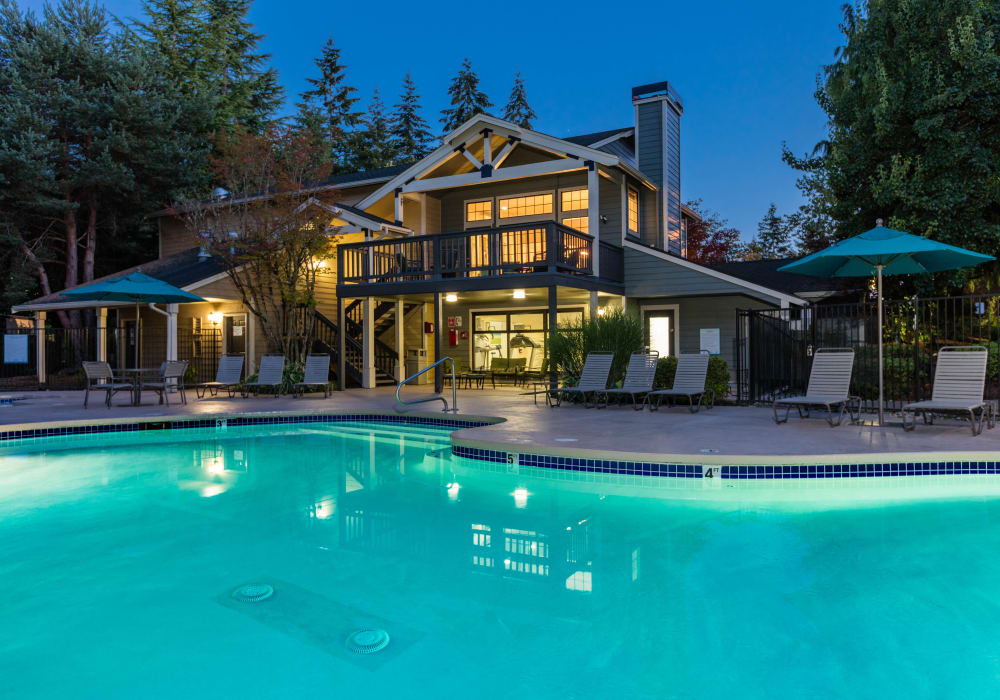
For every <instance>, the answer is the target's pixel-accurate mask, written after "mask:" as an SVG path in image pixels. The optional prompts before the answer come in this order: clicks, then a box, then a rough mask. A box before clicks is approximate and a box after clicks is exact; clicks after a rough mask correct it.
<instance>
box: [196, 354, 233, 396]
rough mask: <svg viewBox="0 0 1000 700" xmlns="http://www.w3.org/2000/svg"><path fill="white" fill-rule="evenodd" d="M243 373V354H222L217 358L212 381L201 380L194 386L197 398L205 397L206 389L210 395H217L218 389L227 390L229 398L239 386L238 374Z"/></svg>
mask: <svg viewBox="0 0 1000 700" xmlns="http://www.w3.org/2000/svg"><path fill="white" fill-rule="evenodd" d="M242 374H243V355H223V356H222V357H220V358H219V367H218V369H216V371H215V381H214V382H202V383H201V384H196V385H195V387H194V390H195V393H196V394H197V395H198V398H199V399H202V398H204V397H205V392H206V391H207V392H208V393H209V394H210V395H211V396H217V395H218V393H219V390H220V389H225V390H226V391H228V392H229V398H232V397H233V395H234V394H235V393H236V392H237V390H238V389H239V388H240V376H241V375H242Z"/></svg>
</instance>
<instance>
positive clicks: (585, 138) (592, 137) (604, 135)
mask: <svg viewBox="0 0 1000 700" xmlns="http://www.w3.org/2000/svg"><path fill="white" fill-rule="evenodd" d="M632 132H633V129H632V127H631V126H623V127H622V128H621V129H608V130H607V131H595V132H594V133H592V134H581V135H580V136H564V137H563V141H569V142H570V143H576V144H579V145H581V146H590V147H591V148H597V147H598V145H604V144H605V143H608V142H609V141H614V140H616V139H620V138H625V137H627V136H631V135H632Z"/></svg>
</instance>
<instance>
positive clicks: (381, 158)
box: [352, 88, 396, 170]
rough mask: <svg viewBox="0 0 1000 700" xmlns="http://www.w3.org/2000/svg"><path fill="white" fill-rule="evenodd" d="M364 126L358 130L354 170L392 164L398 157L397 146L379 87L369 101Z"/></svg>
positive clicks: (372, 168)
mask: <svg viewBox="0 0 1000 700" xmlns="http://www.w3.org/2000/svg"><path fill="white" fill-rule="evenodd" d="M362 123H363V125H364V126H363V128H362V129H361V130H360V131H358V132H356V133H355V135H356V141H355V144H356V145H355V151H354V160H353V161H352V166H353V169H354V170H374V169H375V168H384V167H386V166H389V165H392V164H393V163H394V162H395V159H396V148H395V143H394V141H393V138H392V136H391V135H390V132H389V118H388V116H387V115H386V113H385V104H384V103H383V102H382V97H381V96H380V95H379V92H378V88H375V94H374V95H373V96H372V100H371V102H369V103H368V113H367V114H365V116H364V118H363V120H362Z"/></svg>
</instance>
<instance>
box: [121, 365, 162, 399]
mask: <svg viewBox="0 0 1000 700" xmlns="http://www.w3.org/2000/svg"><path fill="white" fill-rule="evenodd" d="M114 373H115V374H120V375H124V377H125V378H126V379H128V380H129V381H130V382H132V405H133V406H138V405H140V401H142V392H140V391H139V386H140V385H141V381H142V378H143V377H145V376H148V375H153V376H158V375H159V373H160V368H159V367H126V368H124V369H116V370H114Z"/></svg>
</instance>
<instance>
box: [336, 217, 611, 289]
mask: <svg viewBox="0 0 1000 700" xmlns="http://www.w3.org/2000/svg"><path fill="white" fill-rule="evenodd" d="M593 246H594V238H593V236H588V235H587V234H585V233H581V232H580V231H577V230H575V229H572V228H569V227H567V226H563V225H561V224H557V223H555V222H552V221H549V222H539V223H531V224H521V225H518V226H503V227H500V228H490V229H476V230H471V231H462V232H459V233H436V234H430V235H423V236H411V237H409V238H394V239H389V240H379V241H364V242H361V243H347V244H343V245H341V246H339V247H338V254H337V256H338V257H337V266H338V269H337V271H338V280H339V281H340V283H341V284H345V283H348V284H378V283H385V282H412V281H417V280H434V279H448V278H457V277H496V276H500V275H511V274H514V275H516V274H528V273H532V272H560V273H566V274H574V275H591V274H593V269H592V263H591V261H592V258H593ZM611 247H613V246H611ZM601 250H602V254H603V251H604V250H605V248H604V247H603V245H602V248H601ZM609 255H610V253H609ZM615 266H617V264H616V265H615ZM603 276H604V275H602V277H603Z"/></svg>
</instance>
